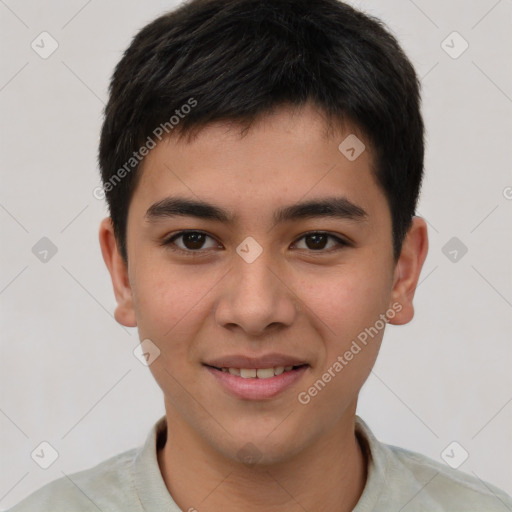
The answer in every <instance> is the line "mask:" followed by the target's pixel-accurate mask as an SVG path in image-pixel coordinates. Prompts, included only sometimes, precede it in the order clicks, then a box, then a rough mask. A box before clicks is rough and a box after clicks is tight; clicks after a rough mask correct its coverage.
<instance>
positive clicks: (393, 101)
mask: <svg viewBox="0 0 512 512" xmlns="http://www.w3.org/2000/svg"><path fill="white" fill-rule="evenodd" d="M419 103H420V101H419V91H418V81H417V78H416V75H415V72H414V70H413V68H412V66H411V64H410V63H409V61H408V59H407V58H406V57H405V55H404V54H403V53H402V51H401V49H400V47H399V45H398V43H397V42H396V40H395V39H394V38H393V37H392V36H391V35H390V34H389V33H388V32H387V31H386V30H385V29H384V28H383V27H382V25H381V24H380V23H379V22H378V21H376V20H374V19H372V18H369V17H368V16H366V15H363V14H362V13H360V12H357V11H355V10H354V9H353V8H351V7H349V6H347V5H345V4H343V3H340V2H338V1H336V0H316V1H314V2H311V1H306V0H293V1H292V0H192V1H191V2H188V3H186V4H183V5H182V6H181V7H180V8H179V9H177V10H176V11H174V12H172V13H170V14H167V15H165V16H162V17H161V18H159V19H157V20H156V21H154V22H153V23H151V24H150V25H148V26H147V27H145V28H144V29H143V30H142V31H141V32H140V33H139V34H138V35H137V36H136V37H135V39H134V40H133V42H132V44H131V46H130V47H129V48H128V50H127V51H126V53H125V54H124V56H123V58H122V60H121V62H120V63H119V64H118V66H117V68H116V70H115V73H114V77H113V80H112V84H111V89H110V101H109V103H108V105H107V108H106V116H105V123H104V127H103V131H102V136H101V147H100V166H101V170H102V177H103V183H104V190H105V193H106V198H107V200H108V203H109V207H110V214H111V216H110V217H109V218H107V219H105V220H104V221H103V222H102V224H101V228H100V243H101V248H102V252H103V257H104V259H105V262H106V264H107V267H108V269H109V271H110V274H111V277H112V282H113V286H114V292H115V297H116V300H117V304H118V306H117V309H116V312H115V316H116V319H117V321H118V322H120V323H121V324H123V325H125V326H130V327H134V326H137V327H138V330H139V334H140V339H141V340H142V343H141V353H142V354H143V355H144V357H145V359H146V360H147V363H148V365H149V368H150V370H151V372H152V374H153V375H154V377H155V379H156V380H157V382H158V384H159V385H160V387H161V388H162V391H163V393H164V397H165V408H166V415H165V416H164V417H163V418H161V419H160V420H159V421H158V422H157V423H156V425H155V427H154V429H153V430H152V432H151V433H150V435H149V437H148V439H147V441H146V444H145V445H144V447H142V448H141V449H134V450H131V451H129V452H126V453H124V454H121V455H119V456H116V457H114V458H112V459H109V460H108V461H105V462H103V463H102V464H100V465H98V466H96V467H94V468H92V469H89V470H86V471H83V472H80V473H76V474H74V475H71V476H70V477H65V478H62V479H60V480H58V481H56V482H53V483H51V484H49V485H48V486H46V487H44V488H43V489H41V490H39V491H37V492H36V493H34V494H33V495H31V496H30V497H29V498H27V499H26V500H25V501H24V502H22V503H21V504H19V505H18V506H17V507H15V508H14V509H13V510H14V511H16V512H25V511H31V512H35V511H47V512H50V511H51V512H59V511H62V512H69V511H78V510H80V511H89V510H90V511H93V510H95V511H96V510H101V511H105V512H106V511H123V512H132V511H133V512H135V511H147V512H160V511H164V510H165V511H179V510H183V511H195V510H197V511H235V510H236V511H239V510H243V511H244V512H251V511H260V510H264V511H270V512H272V511H276V512H277V511H279V512H291V511H304V510H307V511H309V512H316V511H322V512H325V511H328V512H331V511H332V512H334V511H336V512H344V511H351V510H355V511H357V512H366V511H399V510H402V511H419V510H422V511H423V510H428V511H455V510H457V511H483V510H485V511H494V510H496V511H501V510H506V507H508V508H509V509H512V500H511V499H510V497H508V496H507V495H506V494H505V493H503V492H502V491H500V490H498V489H496V488H495V487H493V486H491V485H489V484H485V485H483V484H482V483H481V482H480V481H479V480H477V479H476V478H473V477H471V476H468V475H466V474H464V473H460V472H457V471H454V470H451V469H450V468H449V467H448V466H446V465H443V464H441V463H438V462H435V461H433V460H430V459H428V458H426V457H424V456H422V455H419V454H415V453H412V452H408V451H406V450H403V449H400V448H396V447H390V446H387V445H384V444H381V443H380V442H379V441H378V440H377V439H376V438H375V437H374V436H373V434H372V433H371V431H370V430H369V428H368V426H367V425H366V424H365V423H364V422H363V420H362V419H360V418H359V417H357V416H356V405H357V399H358V394H359V391H360V389H361V387H362V385H363V384H364V382H365V380H366V379H367V377H368V375H369V373H370V371H371V369H372V367H373V365H374V363H375V360H376V357H377V354H378V351H379V347H380V344H381V341H382V337H383V334H384V329H385V325H386V323H387V322H389V323H392V324H405V323H407V322H409V321H410V320H411V318H412V317H413V304H412V300H413V296H414V291H415V288H416V285H417V282H418V277H419V274H420V271H421V268H422V265H423V262H424V260H425V257H426V253H427V229H426V225H425V222H424V221H423V220H422V219H421V218H419V217H416V216H415V215H414V214H415V206H416V202H417V198H418V193H419V189H420V184H421V179H422V172H423V152H424V148H423V122H422V118H421V114H420V108H419Z"/></svg>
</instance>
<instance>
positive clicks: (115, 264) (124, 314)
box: [99, 217, 137, 327]
mask: <svg viewBox="0 0 512 512" xmlns="http://www.w3.org/2000/svg"><path fill="white" fill-rule="evenodd" d="M99 242H100V247H101V253H102V255H103V260H104V261H105V265H106V266H107V268H108V271H109V273H110V277H111V279H112V286H113V288H114V295H115V298H116V301H117V307H116V310H115V313H114V317H115V319H116V320H117V321H118V322H119V323H120V324H122V325H124V326H126V327H136V326H137V320H136V316H135V310H134V308H133V296H132V289H131V285H130V280H129V277H128V268H127V265H126V263H125V261H124V260H123V258H122V256H121V254H120V253H119V250H118V247H117V241H116V238H115V235H114V228H113V226H112V220H111V218H110V217H107V218H105V219H103V220H102V221H101V224H100V229H99Z"/></svg>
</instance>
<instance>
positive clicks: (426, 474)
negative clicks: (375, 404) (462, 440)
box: [356, 417, 512, 512]
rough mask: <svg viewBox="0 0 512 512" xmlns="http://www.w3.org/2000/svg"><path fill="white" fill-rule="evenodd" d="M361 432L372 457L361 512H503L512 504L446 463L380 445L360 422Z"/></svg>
mask: <svg viewBox="0 0 512 512" xmlns="http://www.w3.org/2000/svg"><path fill="white" fill-rule="evenodd" d="M356 431H357V433H358V437H359V439H360V441H362V446H363V448H364V451H365V452H366V455H367V457H368V479H367V484H366V487H365V489H364V491H363V495H362V497H361V500H360V503H358V505H360V506H359V508H357V507H356V511H357V512H363V511H364V512H366V511H367V510H368V511H369V510H372V511H375V512H376V511H379V512H380V511H387V510H401V511H402V512H417V511H418V512H419V511H425V510H428V511H429V512H448V511H449V512H453V511H457V512H482V511H483V510H485V511H486V512H503V511H505V510H512V498H511V497H510V496H508V495H507V494H506V493H505V492H503V491H502V490H501V489H498V488H497V487H495V486H493V485H491V484H489V483H487V482H484V481H483V480H481V479H480V478H478V477H477V476H476V475H475V476H473V475H470V474H467V473H464V472H462V471H460V470H456V469H452V468H451V467H449V466H448V465H447V464H444V463H442V462H441V461H436V460H433V459H431V458H429V457H426V456H425V455H422V454H420V453H416V452H413V451H410V450H406V449H404V448H400V447H397V446H392V445H388V444H384V443H381V442H380V441H378V440H377V439H376V437H375V436H374V435H373V433H372V431H371V430H370V428H369V427H368V425H366V423H365V422H364V421H363V420H361V418H359V417H357V420H356Z"/></svg>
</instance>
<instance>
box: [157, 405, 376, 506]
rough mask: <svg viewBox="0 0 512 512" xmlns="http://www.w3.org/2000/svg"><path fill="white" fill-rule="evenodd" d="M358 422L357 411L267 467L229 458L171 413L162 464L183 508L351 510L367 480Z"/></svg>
mask: <svg viewBox="0 0 512 512" xmlns="http://www.w3.org/2000/svg"><path fill="white" fill-rule="evenodd" d="M346 412H347V413H348V412H349V411H346ZM169 413H171V414H169ZM170 419H171V421H169V420H170ZM354 421H355V407H354V410H353V411H351V415H350V416H349V417H347V418H344V419H342V420H340V421H339V422H338V423H337V424H335V426H334V427H333V428H332V429H331V431H329V432H328V433H327V434H326V435H324V436H323V437H322V439H319V440H317V441H315V442H314V443H312V444H311V445H310V446H308V447H307V448H305V449H304V450H302V451H301V452H300V453H299V454H296V455H294V456H293V457H291V458H289V459H287V460H286V461H283V462H280V463H278V464H271V465H265V466H262V465H258V464H254V465H247V464H242V463H240V462H238V461H234V460H233V459H231V458H228V457H225V456H223V455H222V454H220V453H219V452H218V451H216V450H215V449H213V448H212V447H211V445H210V444H208V443H207V442H206V440H205V439H203V438H200V437H198V435H197V434H196V433H195V432H191V431H190V429H189V427H188V426H187V424H186V423H184V422H183V421H182V420H181V417H180V416H179V414H177V413H176V412H175V411H170V410H169V409H167V425H168V433H169V435H168V437H167V440H166V442H165V446H164V447H163V448H162V449H161V450H160V451H159V452H158V463H159V466H160V471H161V473H162V476H163V479H164V481H165V484H166V486H167V489H168V490H169V492H170V494H171V496H172V497H173V499H174V501H175V502H176V503H177V505H178V506H179V507H180V508H181V509H182V510H186V511H190V512H193V511H195V510H196V509H197V510H200V511H205V512H207V511H218V510H223V511H225V512H230V511H238V510H244V511H247V512H253V511H254V512H255V511H258V512H259V511H260V510H265V511H268V512H278V511H279V512H292V511H293V512H298V511H303V510H308V511H309V512H315V511H322V512H331V511H332V512H334V511H336V512H345V511H347V512H348V511H351V510H353V508H354V507H355V506H356V504H357V502H358V500H359V498H360V496H361V494H362V492H363V489H364V486H365V483H366V477H367V463H366V459H365V455H364V452H363V450H362V449H361V446H360V444H359V441H358V439H357V437H356V435H355V432H354Z"/></svg>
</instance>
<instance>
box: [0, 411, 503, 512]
mask: <svg viewBox="0 0 512 512" xmlns="http://www.w3.org/2000/svg"><path fill="white" fill-rule="evenodd" d="M166 428H167V424H166V420H165V416H164V417H162V418H160V419H159V420H158V421H157V423H156V424H155V425H154V426H153V428H152V429H151V431H150V433H149V435H148V437H147V440H146V442H145V444H144V446H142V447H141V448H134V449H132V450H129V451H127V452H124V453H121V454H119V455H116V456H114V457H112V458H110V459H108V460H106V461H104V462H102V463H100V464H98V465H97V466H95V467H93V468H90V469H87V470H84V471H80V472H77V473H73V474H71V475H68V476H66V477H62V478H60V479H58V480H55V481H54V482H50V483H49V484H47V485H46V486H44V487H42V488H41V489H39V490H37V491H35V492H34V493H33V494H31V495H30V496H28V497H27V498H25V499H24V500H23V501H22V502H21V503H19V504H18V505H16V506H15V507H14V508H12V509H11V510H10V511H9V512H98V510H99V511H101V512H180V508H179V507H178V506H177V505H176V503H175V502H174V500H173V499H172V496H171V495H170V494H169V491H168V490H167V487H166V485H165V482H164V480H163V477H162V474H161V473H160V468H159V466H158V459H157V446H158V444H157V443H158V440H159V439H161V437H162V434H163V435H164V436H165V431H166ZM356 433H357V435H358V437H359V439H360V441H361V443H362V446H363V447H364V448H365V451H366V453H367V457H368V478H367V481H366V485H365V488H364V490H363V494H362V495H361V498H360V499H359V501H358V503H357V505H356V507H355V509H354V512H370V511H372V512H399V511H400V512H419V511H428V512H441V511H449V512H470V511H471V512H494V511H496V512H506V511H507V510H508V511H512V498H511V497H510V496H508V495H507V494H505V493H504V492H503V491H501V490H499V489H497V488H496V487H494V486H492V485H490V484H488V483H486V482H483V481H481V480H479V479H478V478H475V477H473V476H470V475H467V474H465V473H463V472H461V471H456V470H454V469H451V468H450V467H448V466H447V465H446V464H443V463H441V462H436V461H434V460H432V459H429V458H428V457H425V456H424V455H420V454H418V453H414V452H411V451H408V450H405V449H403V448H397V447H395V446H390V445H386V444H383V443H381V442H379V441H378V440H377V439H376V438H375V436H374V435H373V433H372V432H371V430H370V428H369V427H368V425H366V423H365V422H364V421H363V420H362V419H361V418H359V417H358V416H356ZM184 512H187V511H184Z"/></svg>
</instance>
